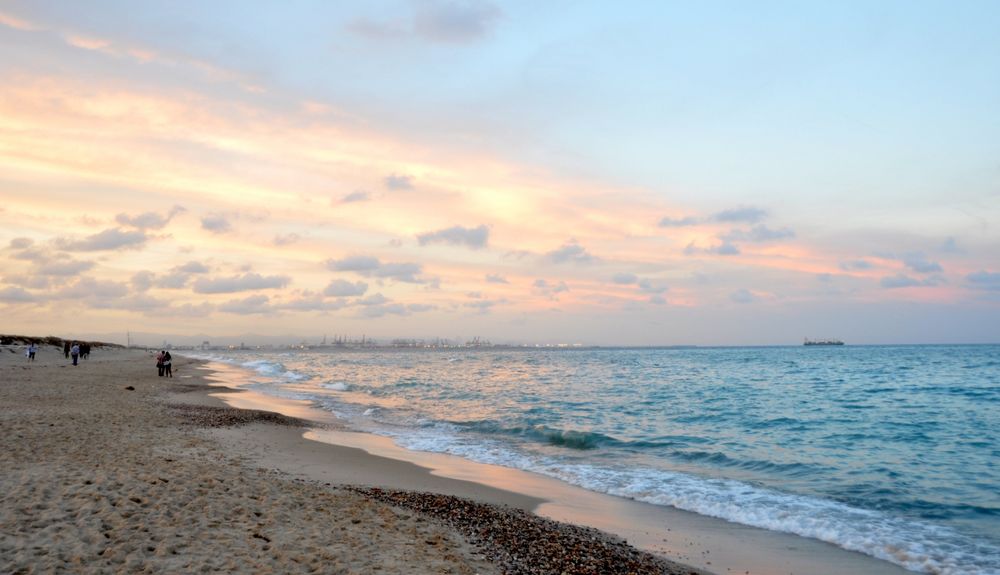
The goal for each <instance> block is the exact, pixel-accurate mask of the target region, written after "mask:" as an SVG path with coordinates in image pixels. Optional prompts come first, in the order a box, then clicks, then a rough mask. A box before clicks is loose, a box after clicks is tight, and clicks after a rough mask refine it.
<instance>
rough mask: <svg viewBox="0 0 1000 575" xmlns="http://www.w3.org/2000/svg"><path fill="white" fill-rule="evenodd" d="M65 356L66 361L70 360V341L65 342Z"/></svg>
mask: <svg viewBox="0 0 1000 575" xmlns="http://www.w3.org/2000/svg"><path fill="white" fill-rule="evenodd" d="M63 355H64V356H66V359H69V342H68V341H63Z"/></svg>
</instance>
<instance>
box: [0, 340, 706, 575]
mask: <svg viewBox="0 0 1000 575" xmlns="http://www.w3.org/2000/svg"><path fill="white" fill-rule="evenodd" d="M174 365H175V368H174V378H172V379H166V378H158V377H157V376H156V372H155V368H154V367H153V361H152V358H151V356H150V355H149V354H148V353H146V352H140V351H129V350H120V349H95V350H94V352H93V355H92V356H91V357H90V358H89V359H88V360H84V361H82V362H81V365H79V366H76V367H74V366H72V364H71V362H70V361H69V360H67V359H65V358H64V357H63V355H62V353H61V351H57V350H56V349H54V348H52V347H50V346H44V347H42V348H41V349H40V351H39V354H38V357H37V360H36V361H35V362H31V363H28V362H27V361H26V359H25V358H24V355H23V353H21V351H20V350H18V349H13V352H12V350H11V349H3V350H0V405H2V406H3V407H2V410H0V435H2V437H3V445H4V447H5V449H3V450H2V451H0V469H2V471H0V572H4V573H43V572H72V573H107V572H129V573H179V572H212V571H215V572H245V573H482V574H486V573H563V572H566V573H671V574H680V573H684V574H690V573H705V571H700V570H694V569H690V568H687V567H684V566H681V565H678V564H673V563H669V562H667V561H666V560H664V559H662V558H660V557H658V556H655V555H652V554H650V553H646V552H642V551H638V550H636V549H634V548H632V547H631V546H629V545H627V544H626V543H624V542H623V541H622V540H620V539H617V538H614V537H611V536H607V535H603V534H601V533H600V532H598V531H596V530H593V529H588V528H581V527H575V526H571V525H568V524H563V523H557V522H554V521H550V520H546V519H542V518H540V517H537V516H535V515H533V514H531V513H529V512H528V510H531V509H533V508H535V507H536V506H538V504H539V503H540V501H539V500H537V499H535V498H532V497H530V496H525V495H519V494H516V493H514V492H510V491H505V490H502V489H496V488H493V487H487V486H485V485H481V484H478V483H474V482H469V481H461V480H456V479H446V478H442V477H438V476H432V475H431V474H430V473H429V472H427V470H426V469H424V468H422V467H419V466H417V465H414V464H411V463H406V462H401V461H394V460H391V459H387V458H382V457H377V456H373V455H370V454H368V453H366V452H364V451H362V450H360V449H354V448H350V447H339V448H337V451H336V456H337V460H336V464H335V465H333V466H331V467H332V468H336V469H339V470H340V472H339V475H338V476H337V478H335V480H334V481H320V480H309V479H303V478H302V477H301V476H300V475H301V474H290V473H288V472H286V471H281V470H277V469H268V468H267V467H261V465H260V463H259V459H258V458H254V457H250V455H249V453H250V452H249V451H247V450H239V449H235V448H234V447H233V445H234V441H235V440H234V439H233V438H234V437H235V438H236V439H239V440H241V441H243V442H247V441H252V440H251V439H250V438H252V437H254V436H259V435H261V434H264V435H270V436H272V437H274V438H278V440H280V439H281V438H282V437H284V438H286V439H290V438H291V439H293V438H296V437H297V438H298V439H299V440H300V441H301V435H302V432H303V431H304V430H303V429H302V428H301V427H300V426H299V425H300V423H301V422H299V421H297V420H296V419H294V418H291V417H287V416H281V415H277V414H274V413H270V412H265V411H253V410H238V409H234V408H230V407H226V406H225V404H223V403H222V402H221V401H219V400H218V399H215V398H213V397H210V396H209V395H208V392H209V391H218V390H217V389H210V388H209V387H208V385H207V382H206V381H205V379H204V378H203V376H202V374H203V373H204V372H203V371H201V370H198V369H196V367H197V365H198V364H197V362H195V361H193V360H188V359H183V358H175V362H174ZM226 436H229V440H228V441H227V440H226V439H225V437H226ZM312 443H315V442H312ZM316 445H317V446H321V444H319V443H316ZM245 447H246V449H252V448H253V446H252V445H250V446H245ZM328 447H329V446H325V445H322V446H321V447H317V449H320V448H322V449H326V448H328ZM378 477H391V478H392V481H390V482H381V481H377V480H376V479H377V478H378ZM338 480H339V482H337V481H338ZM348 483H349V484H352V485H353V486H352V487H347V486H345V485H344V484H348ZM385 483H391V484H393V485H400V486H405V487H407V489H406V490H397V489H395V488H392V489H388V488H378V487H379V486H380V485H383V484H385ZM412 490H421V491H412ZM455 496H461V498H458V497H455ZM464 498H468V499H464Z"/></svg>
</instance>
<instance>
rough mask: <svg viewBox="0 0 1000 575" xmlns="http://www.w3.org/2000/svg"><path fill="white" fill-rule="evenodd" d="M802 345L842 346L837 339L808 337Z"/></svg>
mask: <svg viewBox="0 0 1000 575" xmlns="http://www.w3.org/2000/svg"><path fill="white" fill-rule="evenodd" d="M802 345H844V342H842V341H840V340H839V339H809V338H808V337H807V338H806V340H805V341H804V342H803V343H802Z"/></svg>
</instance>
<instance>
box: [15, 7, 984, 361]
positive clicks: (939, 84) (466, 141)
mask: <svg viewBox="0 0 1000 575" xmlns="http://www.w3.org/2000/svg"><path fill="white" fill-rule="evenodd" d="M998 25H1000V5H998V4H996V3H992V2H971V1H970V2H961V3H958V4H953V5H945V4H941V3H932V2H891V1H890V2H878V3H864V2H839V3H835V4H818V3H774V2H763V3H743V2H719V3H712V4H702V3H677V2H656V3H647V2H635V3H628V2H626V3H618V4H608V3H605V2H548V3H543V4H541V5H538V4H537V3H531V2H503V3H501V2H485V1H474V0H467V1H466V0H462V1H458V0H456V1H449V0H399V1H384V2H383V1H376V2H365V3H325V2H298V3H265V2H233V1H220V2H211V3H197V2H162V1H154V2H142V3H133V2H123V1H110V0H96V1H91V2H85V3H66V2H55V1H52V0H39V1H31V2H28V1H20V0H12V1H8V2H5V3H4V4H3V5H2V6H0V50H2V52H3V54H4V55H5V57H4V58H3V59H0V72H2V74H0V197H2V201H0V333H18V334H26V335H56V336H64V335H65V336H79V337H84V336H87V335H89V334H115V333H117V334H122V335H121V340H120V341H121V342H124V338H125V333H126V332H127V331H133V332H144V333H159V334H191V335H195V334H205V335H207V336H210V337H213V338H227V337H239V336H240V334H260V335H262V336H268V335H281V334H296V335H298V336H302V337H306V336H309V334H318V335H314V336H312V337H321V336H322V335H323V334H324V333H326V334H334V333H339V334H345V335H346V334H349V335H352V336H356V335H360V334H366V335H367V336H368V337H372V338H376V339H380V340H389V339H393V338H416V339H423V338H434V337H442V338H456V339H457V338H472V337H477V336H478V337H482V338H484V339H489V340H491V341H494V342H517V343H527V344H531V343H557V342H562V343H580V344H584V345H755V344H761V345H776V344H798V343H801V342H802V340H803V338H813V339H821V338H838V339H842V340H844V341H846V342H847V343H848V344H877V343H983V342H1000V230H998V225H1000V154H998V150H1000V114H998V113H997V104H998V102H1000V76H998V74H997V73H996V70H997V69H1000V37H998V35H997V34H996V32H995V31H996V29H997V26H998Z"/></svg>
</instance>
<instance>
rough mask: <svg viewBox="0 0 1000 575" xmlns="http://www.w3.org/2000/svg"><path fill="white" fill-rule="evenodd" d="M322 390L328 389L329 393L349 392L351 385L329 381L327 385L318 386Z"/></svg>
mask: <svg viewBox="0 0 1000 575" xmlns="http://www.w3.org/2000/svg"><path fill="white" fill-rule="evenodd" d="M319 386H320V387H322V388H323V389H329V390H331V391H349V390H350V389H351V384H349V383H347V382H345V381H331V382H328V383H321V384H319Z"/></svg>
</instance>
